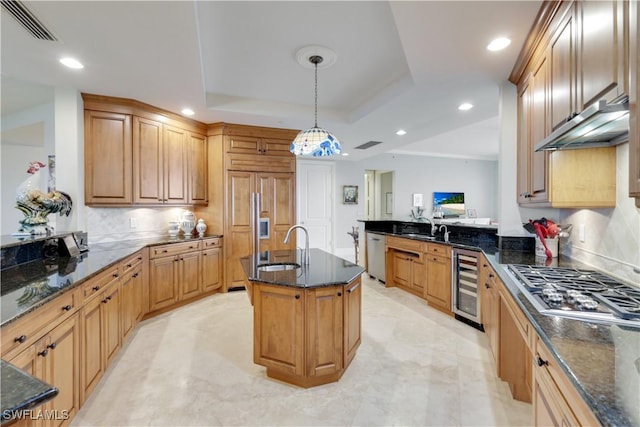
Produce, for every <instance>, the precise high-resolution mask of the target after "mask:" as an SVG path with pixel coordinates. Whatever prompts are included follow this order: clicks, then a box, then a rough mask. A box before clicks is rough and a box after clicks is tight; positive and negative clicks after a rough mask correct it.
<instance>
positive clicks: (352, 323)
mask: <svg viewBox="0 0 640 427" xmlns="http://www.w3.org/2000/svg"><path fill="white" fill-rule="evenodd" d="M344 298H345V300H344V315H343V318H344V345H343V347H344V356H343V361H344V367H345V369H346V367H347V366H349V364H350V363H351V361H352V360H353V358H354V356H355V355H356V350H357V349H358V347H360V342H361V340H362V337H361V336H362V282H361V279H360V278H359V277H358V278H357V279H356V280H354V281H353V282H351V283H350V284H349V285H347V286H346V287H345V294H344Z"/></svg>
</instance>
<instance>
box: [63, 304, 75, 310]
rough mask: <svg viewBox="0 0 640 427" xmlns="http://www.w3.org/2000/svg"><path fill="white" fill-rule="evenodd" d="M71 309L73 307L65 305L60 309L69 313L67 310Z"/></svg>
mask: <svg viewBox="0 0 640 427" xmlns="http://www.w3.org/2000/svg"><path fill="white" fill-rule="evenodd" d="M72 308H73V307H72V306H71V305H69V304H67V305H65V306H64V307H62V309H63V310H64V311H69V310H71V309H72Z"/></svg>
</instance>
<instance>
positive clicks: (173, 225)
mask: <svg viewBox="0 0 640 427" xmlns="http://www.w3.org/2000/svg"><path fill="white" fill-rule="evenodd" d="M179 231H180V222H178V221H169V236H171V237H176V236H177V235H178V232H179Z"/></svg>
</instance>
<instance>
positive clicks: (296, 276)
mask: <svg viewBox="0 0 640 427" xmlns="http://www.w3.org/2000/svg"><path fill="white" fill-rule="evenodd" d="M240 263H241V264H242V268H243V269H244V272H245V274H246V275H247V278H248V279H249V280H251V281H255V282H263V283H271V284H274V285H282V286H288V287H294V288H319V287H324V286H334V285H346V284H347V283H350V282H351V281H353V280H354V279H355V278H356V277H358V276H360V275H361V274H362V273H364V268H362V267H360V266H359V265H357V264H353V263H352V262H349V261H347V260H345V259H342V258H340V257H337V256H335V255H332V254H330V253H328V252H325V251H323V250H320V249H310V252H309V265H304V263H303V262H302V252H301V251H298V250H295V251H293V250H280V251H267V252H260V253H257V254H254V255H252V256H249V257H245V258H241V259H240ZM281 263H288V264H291V263H295V264H298V265H300V267H299V268H296V269H293V270H281V271H260V270H258V268H257V267H258V266H259V265H264V264H281Z"/></svg>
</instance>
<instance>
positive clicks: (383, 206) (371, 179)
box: [364, 170, 395, 220]
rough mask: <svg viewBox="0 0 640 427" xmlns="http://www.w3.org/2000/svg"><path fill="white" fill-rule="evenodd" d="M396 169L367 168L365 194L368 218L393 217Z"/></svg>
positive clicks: (366, 215)
mask: <svg viewBox="0 0 640 427" xmlns="http://www.w3.org/2000/svg"><path fill="white" fill-rule="evenodd" d="M394 174H395V172H394V171H385V170H365V171H364V196H365V204H364V206H365V212H364V216H365V219H367V220H382V219H392V218H393V214H394V211H395V208H394V205H395V198H394V192H393V183H394Z"/></svg>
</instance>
